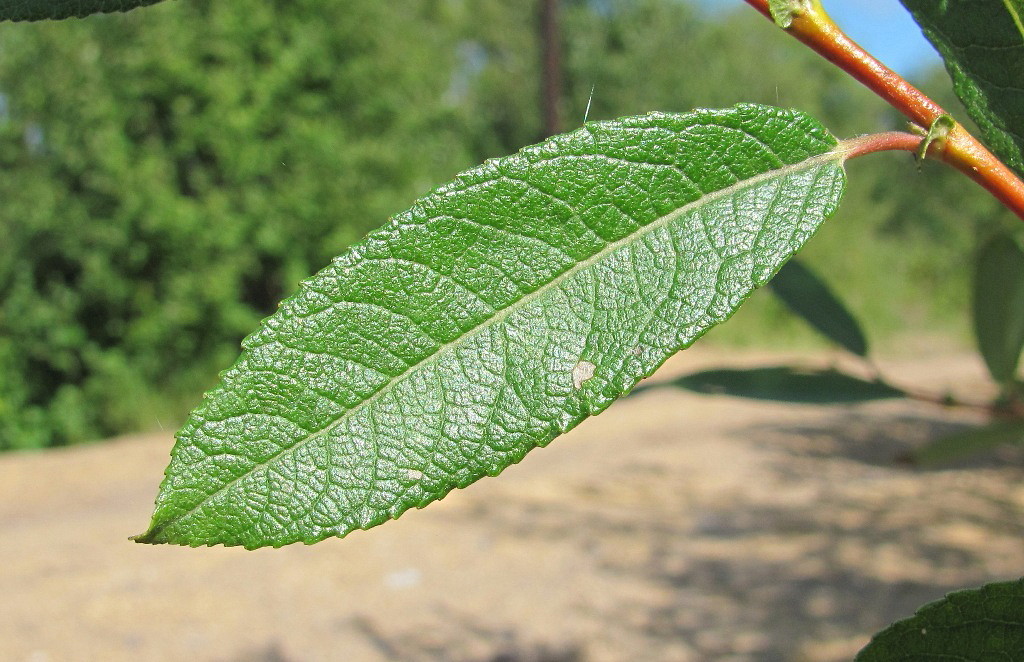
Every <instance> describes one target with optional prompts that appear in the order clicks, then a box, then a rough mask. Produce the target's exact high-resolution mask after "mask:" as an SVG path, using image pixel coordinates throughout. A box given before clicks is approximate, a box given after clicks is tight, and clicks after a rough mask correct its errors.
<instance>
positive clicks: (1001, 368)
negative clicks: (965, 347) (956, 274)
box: [973, 234, 1024, 386]
mask: <svg viewBox="0 0 1024 662" xmlns="http://www.w3.org/2000/svg"><path fill="white" fill-rule="evenodd" d="M973 303H974V310H973V315H974V336H975V338H976V340H977V342H978V349H979V350H980V351H981V355H982V356H983V357H984V358H985V365H987V366H988V369H989V372H990V373H992V377H993V378H994V379H995V380H996V381H997V382H999V383H1000V384H1003V385H1004V386H1007V385H1009V384H1010V383H1011V382H1012V380H1013V377H1014V375H1015V374H1016V372H1017V364H1018V362H1019V361H1020V353H1021V349H1022V348H1024V253H1022V252H1021V249H1020V247H1019V246H1018V245H1017V242H1016V241H1014V240H1013V238H1011V237H1009V236H1007V235H1005V234H998V235H995V236H994V237H992V238H991V239H990V240H989V241H987V242H986V243H985V244H983V245H982V247H981V249H980V250H979V251H978V256H977V262H976V263H975V275H974V302H973Z"/></svg>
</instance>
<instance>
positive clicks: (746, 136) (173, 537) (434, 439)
mask: <svg viewBox="0 0 1024 662" xmlns="http://www.w3.org/2000/svg"><path fill="white" fill-rule="evenodd" d="M843 158H844V153H843V152H842V150H837V149H836V141H835V139H834V138H833V137H832V136H831V135H829V133H828V132H827V131H826V130H825V129H824V128H822V127H821V125H819V124H818V123H817V122H816V121H814V120H813V119H811V118H809V117H807V116H806V115H804V114H802V113H798V112H795V111H787V110H780V109H777V108H771V107H767V106H755V105H741V106H736V107H734V108H732V109H729V110H723V111H705V110H702V111H695V112H693V113H688V114H685V115H676V114H661V113H655V114H650V115H646V116H642V117H632V118H626V119H621V120H617V121H612V122H600V123H592V124H588V125H587V126H586V127H584V128H582V129H579V130H577V131H574V132H572V133H570V134H566V135H562V136H558V137H555V138H552V139H551V140H549V141H548V142H546V143H544V144H541V145H537V146H534V147H529V148H526V149H524V150H522V151H521V152H519V153H518V154H515V155H513V156H509V157H505V158H502V159H497V160H494V161H489V162H487V163H486V164H484V165H483V166H481V167H478V168H476V169H474V170H470V171H468V172H466V173H463V174H462V175H460V176H459V177H458V178H456V179H455V180H454V181H453V182H451V183H449V184H446V185H444V186H442V187H440V188H438V189H436V190H434V191H433V192H432V193H430V194H429V195H427V196H426V197H424V198H422V199H421V200H419V201H418V202H417V203H416V204H415V205H413V207H412V209H410V210H409V211H407V212H405V213H403V214H399V215H398V216H396V217H395V218H393V219H392V220H391V221H390V222H389V223H388V224H387V225H385V226H384V227H383V228H381V229H379V230H377V231H375V232H373V233H371V234H370V235H369V236H368V237H367V238H366V239H365V240H363V241H362V242H360V243H359V244H356V245H355V246H353V247H352V248H351V249H350V250H349V251H348V252H347V253H345V254H343V255H342V256H341V257H339V258H337V259H336V260H335V261H334V263H333V264H332V265H331V266H329V267H327V268H326V269H324V270H322V271H321V272H319V273H318V274H316V275H315V276H313V277H312V278H310V279H308V280H306V281H305V282H303V283H302V286H301V289H300V290H299V292H298V293H297V294H295V295H294V296H292V297H291V298H289V299H288V300H286V301H285V302H284V303H283V304H282V306H281V308H280V310H279V311H278V312H277V313H276V314H275V315H273V316H272V317H270V318H268V319H267V320H266V321H265V322H264V324H263V327H262V328H261V329H260V330H259V331H257V332H256V333H254V334H253V335H251V336H250V337H249V338H247V339H246V341H245V342H244V343H243V349H244V351H243V354H242V356H241V357H240V359H239V360H238V362H237V363H236V364H235V365H234V366H233V367H232V368H231V369H229V370H228V371H227V372H225V373H224V374H223V376H222V382H221V384H220V385H219V386H217V387H216V388H215V389H214V390H213V391H211V392H209V393H208V394H207V395H206V396H205V399H204V401H203V403H202V404H201V405H200V406H199V407H198V408H197V409H196V410H195V411H194V412H193V413H192V416H191V418H190V419H189V420H188V422H187V423H186V424H185V426H184V427H183V428H182V430H181V431H180V432H179V433H178V440H177V442H176V444H175V447H174V450H173V452H172V458H171V463H170V465H169V467H168V469H167V472H166V477H165V479H164V482H163V484H162V485H161V488H160V493H159V495H158V497H157V504H156V510H155V513H154V515H153V521H152V523H151V525H150V528H149V530H148V531H146V532H145V533H144V534H141V535H140V536H138V537H137V538H136V540H138V541H140V542H148V543H164V542H169V543H178V544H189V545H202V544H218V543H222V544H225V545H244V546H246V547H250V548H252V547H259V546H265V545H274V546H279V545H284V544H288V543H292V542H297V541H303V542H306V543H312V542H316V541H318V540H322V539H323V538H326V537H328V536H343V535H345V534H347V533H348V532H350V531H352V530H354V529H360V528H368V527H371V526H374V525H376V524H380V523H381V522H384V521H386V520H388V519H390V518H395V517H398V516H399V515H400V514H402V513H403V512H404V511H406V510H408V509H409V508H413V507H422V506H425V505H426V504H427V503H430V502H431V501H434V500H436V499H439V498H441V497H443V496H444V495H445V494H447V493H448V492H449V491H451V490H452V489H454V488H456V487H464V486H466V485H469V484H470V483H472V482H474V481H476V480H477V479H479V478H481V477H483V476H486V475H496V474H498V473H499V472H500V471H501V470H502V469H504V468H505V467H507V466H508V465H510V464H513V463H515V462H518V461H519V460H520V459H522V457H523V456H524V455H525V454H526V453H527V452H528V451H530V450H531V449H533V448H535V447H537V446H544V445H546V444H547V443H548V442H550V441H551V440H552V439H554V438H555V437H556V436H558V435H559V434H561V433H563V432H565V431H567V430H569V429H570V428H572V427H574V426H575V425H577V424H578V423H579V422H580V421H582V420H583V419H584V418H586V417H587V416H590V415H593V414H596V413H599V412H601V411H603V410H604V409H605V408H606V407H608V405H609V404H611V402H612V401H613V400H615V399H616V398H618V397H619V396H621V395H622V394H624V393H626V392H628V391H629V390H630V389H631V388H632V387H633V386H634V385H635V384H636V382H637V381H638V380H640V379H641V378H643V377H645V376H647V375H649V374H651V373H652V372H653V371H654V370H655V369H656V368H657V367H658V366H659V365H661V364H662V363H663V362H664V361H665V359H667V358H668V357H669V356H671V355H672V354H673V353H675V352H676V351H678V350H679V349H681V348H683V347H686V346H688V345H689V344H690V343H692V342H693V341H694V340H695V339H696V338H697V337H699V336H700V335H701V334H703V333H704V332H705V331H706V330H707V329H708V328H709V327H711V326H712V325H714V324H717V323H718V322H721V321H723V320H725V319H727V318H728V317H729V316H730V315H731V314H732V313H733V312H734V311H735V309H736V308H737V306H739V305H740V303H741V302H742V301H743V300H744V299H745V298H746V297H747V296H748V295H749V294H750V292H751V291H752V290H753V289H754V288H756V287H759V286H761V285H763V284H764V283H765V282H767V280H768V279H769V278H771V277H772V275H774V274H775V272H776V271H777V270H778V269H779V267H781V265H782V264H783V263H784V262H785V261H786V260H787V259H788V258H789V257H790V256H791V255H792V254H793V252H795V251H796V250H797V249H799V248H800V246H801V245H802V244H803V243H804V242H805V241H806V240H807V239H808V238H809V237H810V236H811V235H812V234H813V233H814V232H815V230H816V229H817V228H818V226H819V224H820V223H821V222H822V221H823V220H824V218H825V217H827V216H828V215H829V214H831V213H832V211H833V210H834V209H835V207H836V205H837V204H838V201H839V198H840V197H841V195H842V192H843V189H844V187H845V173H844V171H843V167H842V162H843Z"/></svg>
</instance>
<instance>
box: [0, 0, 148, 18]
mask: <svg viewBox="0 0 1024 662" xmlns="http://www.w3.org/2000/svg"><path fill="white" fill-rule="evenodd" d="M157 2H160V0H0V21H42V20H47V19H62V18H82V17H85V16H89V15H90V14H101V13H111V12H125V11H129V10H131V9H135V8H136V7H145V6H147V5H153V4H156V3H157Z"/></svg>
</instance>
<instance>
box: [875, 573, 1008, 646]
mask: <svg viewBox="0 0 1024 662" xmlns="http://www.w3.org/2000/svg"><path fill="white" fill-rule="evenodd" d="M856 660H857V662H876V661H877V662H882V661H883V660H884V661H885V662H892V661H893V660H901V661H904V662H909V661H911V660H921V661H924V660H958V661H959V662H985V661H989V660H992V661H995V660H1003V661H1006V662H1009V661H1010V660H1024V579H1019V580H1017V581H1011V582H1000V583H995V584H986V585H985V586H982V587H980V588H974V589H966V590H963V591H956V592H953V593H950V594H949V595H947V596H946V597H944V598H942V599H941V600H936V601H935V602H931V603H929V604H926V605H924V606H923V607H921V608H920V609H918V610H917V613H916V614H915V615H914V616H913V617H911V618H908V619H906V620H902V621H897V622H896V623H893V624H892V625H890V626H889V627H888V628H886V629H885V630H882V631H881V632H879V633H878V634H876V635H875V636H874V637H873V638H872V640H871V643H869V644H868V645H867V646H866V647H864V649H863V650H861V652H860V653H858V654H857V657H856Z"/></svg>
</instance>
